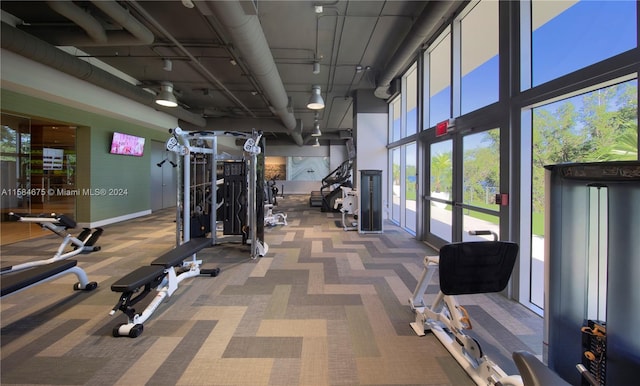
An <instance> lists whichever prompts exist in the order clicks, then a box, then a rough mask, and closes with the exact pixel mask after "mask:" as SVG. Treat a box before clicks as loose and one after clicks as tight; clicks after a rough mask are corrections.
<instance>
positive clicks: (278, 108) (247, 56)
mask: <svg viewBox="0 0 640 386" xmlns="http://www.w3.org/2000/svg"><path fill="white" fill-rule="evenodd" d="M207 4H208V6H209V8H210V9H211V10H212V11H213V13H214V15H215V16H216V18H217V19H218V20H219V21H220V22H221V23H222V25H223V26H224V27H225V28H226V29H227V32H228V33H229V37H230V39H231V42H232V44H233V46H234V48H236V49H237V50H238V52H240V55H241V56H242V58H243V59H244V60H245V62H246V63H247V65H248V68H249V70H250V71H251V73H252V75H253V76H254V78H255V79H256V81H257V82H258V83H259V84H260V86H261V87H262V89H263V91H264V94H265V96H266V97H267V99H268V100H269V102H270V103H271V108H272V109H273V111H274V113H275V114H276V115H277V116H278V117H280V119H281V120H282V123H283V124H284V126H285V127H286V128H287V129H288V130H289V134H290V135H291V137H292V138H293V140H294V141H295V142H296V144H297V145H298V146H302V145H303V143H304V141H303V139H302V135H301V134H300V132H301V127H300V126H298V122H300V121H298V120H296V118H295V116H294V115H293V113H292V112H291V111H290V109H289V98H288V96H287V93H286V91H285V89H284V85H283V84H282V79H281V78H280V74H279V73H278V69H277V67H276V63H275V60H274V59H273V55H272V54H271V49H270V48H269V44H268V43H267V39H266V37H265V36H264V32H263V31H262V27H261V26H260V20H258V17H257V16H256V15H247V14H246V13H245V12H244V10H243V9H242V5H241V4H240V2H239V1H237V0H236V1H209V2H208V3H207Z"/></svg>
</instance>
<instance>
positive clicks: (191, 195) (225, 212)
mask: <svg viewBox="0 0 640 386" xmlns="http://www.w3.org/2000/svg"><path fill="white" fill-rule="evenodd" d="M170 133H171V134H172V136H171V137H170V138H169V139H168V140H167V143H166V148H167V150H169V151H172V152H174V153H176V154H178V155H179V156H181V157H178V166H177V173H178V181H179V182H178V184H179V187H178V197H177V199H178V208H177V211H176V230H177V232H176V244H177V245H180V244H181V243H183V242H186V241H188V240H190V239H191V238H192V237H206V235H207V234H209V237H210V238H211V244H212V245H217V244H218V243H219V239H218V234H217V230H218V228H217V223H218V221H222V223H223V226H222V230H223V232H222V233H223V235H241V236H242V242H243V244H247V243H248V244H250V245H251V258H252V259H255V258H256V257H258V256H264V255H265V254H266V253H267V250H268V245H267V244H266V243H265V242H264V208H262V205H257V203H258V202H262V195H263V193H262V191H263V186H261V185H263V183H262V181H263V179H264V177H263V176H262V175H263V174H264V167H260V164H261V163H263V162H264V157H263V156H262V155H261V153H262V149H261V141H262V132H260V131H253V132H252V133H241V132H231V131H184V130H182V129H181V128H179V127H177V128H175V129H172V130H170ZM221 136H232V137H236V138H240V139H245V143H244V146H243V154H242V155H241V156H232V155H229V154H226V153H224V154H218V149H217V148H218V137H221ZM260 174H262V175H260ZM218 176H220V178H218ZM180 184H181V185H180Z"/></svg>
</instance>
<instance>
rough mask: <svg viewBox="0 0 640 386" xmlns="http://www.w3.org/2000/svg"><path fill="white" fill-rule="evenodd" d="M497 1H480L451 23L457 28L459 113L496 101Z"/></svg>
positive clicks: (497, 57)
mask: <svg viewBox="0 0 640 386" xmlns="http://www.w3.org/2000/svg"><path fill="white" fill-rule="evenodd" d="M498 4H499V2H497V1H491V0H482V1H479V2H476V3H474V4H472V5H471V6H469V7H467V9H466V10H465V12H464V13H463V16H462V17H461V18H459V19H458V22H457V23H456V24H454V25H455V26H456V27H457V28H456V30H457V31H459V33H458V36H457V37H458V38H459V40H457V42H458V43H459V45H460V49H459V50H456V54H459V55H460V61H459V66H460V80H459V90H460V114H466V113H468V112H471V111H473V110H477V109H479V108H481V107H483V106H487V105H489V104H491V103H494V102H497V101H498V86H499V84H498V73H499V71H498V59H499V56H498V41H499V39H498Z"/></svg>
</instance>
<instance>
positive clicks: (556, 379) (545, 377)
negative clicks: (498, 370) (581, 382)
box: [513, 351, 571, 386]
mask: <svg viewBox="0 0 640 386" xmlns="http://www.w3.org/2000/svg"><path fill="white" fill-rule="evenodd" d="M513 361H514V362H515V363H516V367H517V368H518V371H519V372H520V376H521V377H522V383H523V384H524V386H570V385H571V384H570V383H568V382H567V381H565V380H564V379H562V378H560V376H559V375H558V374H556V373H555V372H553V371H552V370H551V369H549V368H548V367H547V366H545V365H544V363H542V362H541V361H540V360H539V359H538V358H537V357H536V356H535V355H533V354H532V353H530V352H528V351H516V352H514V353H513Z"/></svg>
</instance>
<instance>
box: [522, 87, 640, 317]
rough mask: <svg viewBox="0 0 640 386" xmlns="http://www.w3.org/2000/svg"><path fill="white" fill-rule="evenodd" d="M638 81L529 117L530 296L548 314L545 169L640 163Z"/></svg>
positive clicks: (576, 98)
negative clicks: (562, 165)
mask: <svg viewBox="0 0 640 386" xmlns="http://www.w3.org/2000/svg"><path fill="white" fill-rule="evenodd" d="M637 95H638V81H637V79H632V80H628V81H624V82H621V83H618V84H614V85H611V86H607V87H604V88H600V89H597V90H594V91H589V92H586V93H584V94H581V95H576V96H573V97H568V98H566V99H562V100H559V101H555V102H550V103H548V104H544V105H541V106H536V107H533V108H531V109H525V111H524V112H523V121H524V120H529V122H527V125H524V127H527V128H530V130H527V134H528V135H527V138H526V142H527V144H530V146H531V152H530V153H529V154H528V155H529V156H530V158H529V159H528V160H527V161H528V162H526V164H528V165H529V167H530V173H529V175H530V178H531V183H530V185H529V186H530V192H531V197H530V200H529V201H528V203H530V218H529V221H527V223H528V225H530V235H531V236H530V237H531V250H530V255H531V258H530V270H531V273H530V296H529V301H530V302H531V303H533V304H534V305H536V306H538V307H540V308H544V303H543V301H544V236H545V228H544V215H545V207H544V204H545V195H544V193H545V186H544V174H545V169H544V166H545V165H553V164H560V163H568V162H604V161H619V160H637V159H638V99H637Z"/></svg>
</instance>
